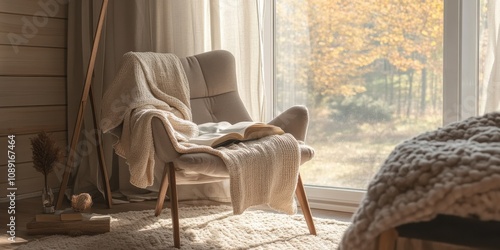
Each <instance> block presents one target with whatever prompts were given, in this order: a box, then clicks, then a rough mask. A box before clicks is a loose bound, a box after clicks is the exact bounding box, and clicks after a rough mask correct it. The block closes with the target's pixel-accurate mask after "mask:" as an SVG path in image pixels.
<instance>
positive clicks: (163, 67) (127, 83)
mask: <svg viewBox="0 0 500 250" xmlns="http://www.w3.org/2000/svg"><path fill="white" fill-rule="evenodd" d="M102 107H103V108H102V113H101V128H102V130H103V132H104V133H111V134H113V135H115V136H116V137H117V141H116V143H115V144H114V149H115V152H116V153H117V154H118V155H120V156H121V157H123V158H125V159H126V161H127V164H128V165H129V171H130V182H131V183H132V184H133V185H135V186H137V187H140V188H145V187H147V186H150V185H152V184H153V182H154V169H155V168H156V167H163V165H160V164H159V163H158V162H155V147H154V144H153V140H154V138H153V133H152V126H151V121H152V119H153V118H155V117H156V118H159V119H160V120H161V121H162V122H163V125H164V126H165V129H166V131H167V133H168V135H169V138H170V140H171V142H172V145H173V146H174V148H175V150H176V151H177V152H179V153H197V152H205V153H210V154H213V155H216V156H219V157H220V158H221V159H222V160H223V161H224V163H225V164H226V166H227V168H228V171H229V175H230V193H231V202H232V205H233V211H234V213H235V214H241V213H243V211H244V210H245V209H246V208H248V207H249V206H252V205H260V204H268V205H269V206H270V207H272V208H274V209H276V210H278V211H282V212H286V213H288V214H292V213H295V212H296V205H295V201H294V198H293V197H294V192H295V187H296V185H297V179H298V171H299V165H300V151H299V145H298V143H297V141H296V140H295V138H294V137H293V136H292V135H290V134H284V135H273V136H268V137H264V138H261V139H259V140H255V141H248V142H242V143H238V144H234V145H232V146H230V147H219V148H217V149H214V148H211V147H208V146H202V145H196V144H192V143H188V140H189V138H192V137H194V136H197V135H198V127H197V125H196V124H195V123H193V122H192V117H191V109H190V100H189V84H188V81H187V77H186V75H185V72H184V69H183V67H182V64H181V62H180V60H179V58H177V56H175V55H173V54H166V53H164V54H161V53H152V52H141V53H137V52H129V53H126V54H125V55H124V56H123V61H122V65H121V67H120V70H119V72H118V73H117V75H116V76H115V79H114V81H113V83H112V84H111V85H110V87H109V88H108V89H107V90H106V93H105V95H104V97H103V103H102ZM172 160H173V159H172Z"/></svg>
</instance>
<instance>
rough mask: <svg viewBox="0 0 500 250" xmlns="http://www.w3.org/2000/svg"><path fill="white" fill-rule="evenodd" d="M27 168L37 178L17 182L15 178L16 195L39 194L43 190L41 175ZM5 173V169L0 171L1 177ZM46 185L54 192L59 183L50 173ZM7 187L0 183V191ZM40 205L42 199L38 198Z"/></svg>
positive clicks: (3, 182) (5, 184) (5, 183)
mask: <svg viewBox="0 0 500 250" xmlns="http://www.w3.org/2000/svg"><path fill="white" fill-rule="evenodd" d="M29 168H31V169H32V170H30V171H32V172H33V173H35V174H38V176H37V177H33V178H28V179H22V180H18V179H17V178H16V183H15V184H16V187H17V191H16V195H20V194H28V193H38V194H40V193H41V191H42V189H43V185H44V180H43V174H40V173H38V172H36V171H35V169H33V167H31V166H30V167H29ZM5 171H6V170H5V169H2V172H0V174H2V176H3V174H4V173H5ZM19 175H20V176H21V175H22V174H19ZM16 176H17V175H16ZM48 183H49V187H51V188H52V190H54V189H55V188H58V187H59V185H60V182H59V180H58V179H57V176H56V175H55V174H53V173H51V174H50V175H49V178H48ZM7 187H8V186H7V182H6V181H2V182H0V190H7ZM9 187H10V186H9ZM2 198H4V197H2ZM54 198H55V197H54ZM41 203H42V199H41V198H40V204H41ZM40 206H41V205H40ZM34 209H38V208H34Z"/></svg>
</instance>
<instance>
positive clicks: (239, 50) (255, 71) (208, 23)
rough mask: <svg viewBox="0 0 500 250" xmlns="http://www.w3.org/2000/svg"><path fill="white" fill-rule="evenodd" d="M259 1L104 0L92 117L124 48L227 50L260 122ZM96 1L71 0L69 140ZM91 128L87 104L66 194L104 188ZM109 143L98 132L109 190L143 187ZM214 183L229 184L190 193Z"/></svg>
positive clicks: (181, 53) (244, 95) (94, 21)
mask: <svg viewBox="0 0 500 250" xmlns="http://www.w3.org/2000/svg"><path fill="white" fill-rule="evenodd" d="M257 1H258V0H238V1H235V0H119V1H118V0H110V2H109V6H108V13H107V16H106V22H105V27H104V31H103V34H102V38H101V42H100V45H99V51H98V57H97V61H96V66H95V72H94V77H93V83H92V90H93V93H94V100H95V105H96V114H97V117H98V118H97V119H98V120H99V111H100V103H101V98H102V96H103V94H104V92H105V91H106V88H107V86H108V85H109V84H110V83H111V82H112V80H113V78H114V75H115V73H116V72H117V69H118V68H119V66H120V61H121V58H122V55H123V54H124V53H126V52H128V51H155V52H170V53H175V54H176V55H178V56H179V57H185V56H190V55H194V54H198V53H202V52H206V51H210V50H215V49H225V50H228V51H231V52H232V53H233V55H234V56H235V58H236V62H237V65H236V67H237V77H238V84H239V86H238V87H239V90H240V95H241V97H242V99H243V102H244V103H245V106H246V107H247V109H248V110H249V112H250V114H251V116H252V117H253V118H254V119H255V120H262V117H263V114H262V112H261V110H262V107H263V100H264V98H263V87H262V86H263V83H262V77H261V59H260V43H259V32H258V30H259V29H258V23H259V22H258V17H259V15H258V13H257ZM101 4H102V1H101V0H70V1H69V19H68V55H67V58H68V65H67V70H68V80H67V82H68V88H67V96H68V131H69V132H68V138H69V139H68V141H70V139H71V138H72V132H73V129H74V126H75V121H76V114H77V110H78V107H79V104H80V98H81V92H82V89H83V82H84V77H85V72H86V69H87V66H88V59H89V57H90V50H91V46H92V39H93V34H94V31H95V29H96V26H97V21H98V16H99V11H100V7H101ZM89 101H90V100H89ZM94 132H95V131H94V130H93V123H92V116H91V112H90V106H88V107H87V112H86V114H85V119H84V124H83V129H82V132H81V136H80V138H81V140H80V143H79V144H78V147H77V156H79V163H80V164H75V166H74V169H73V171H72V173H73V175H72V181H71V182H72V189H69V191H68V194H69V193H81V192H95V190H96V186H97V187H98V188H99V189H100V190H101V191H102V190H103V189H102V183H100V176H99V175H100V173H99V169H98V162H97V156H96V149H95V147H94V145H95V141H94V139H93V133H94ZM112 141H113V140H112V138H111V136H108V135H104V137H103V144H104V145H103V146H104V150H105V160H106V165H107V169H108V173H110V174H111V185H112V189H113V190H117V189H119V190H120V191H123V192H125V193H138V192H141V191H144V190H138V189H136V188H134V187H132V186H131V185H130V184H128V177H129V175H128V167H127V166H126V164H125V163H124V161H123V160H122V159H119V157H117V156H116V155H115V154H114V153H113V150H112ZM152 189H155V187H153V188H152ZM217 189H227V183H225V184H220V185H219V186H218V187H201V188H200V190H198V191H196V190H194V191H192V192H197V193H198V195H197V196H203V195H202V194H199V193H203V192H204V191H206V190H212V191H213V190H217ZM180 192H182V190H180ZM221 192H226V191H221ZM213 193H214V195H213V196H214V197H220V196H221V194H220V192H219V193H217V192H216V191H213ZM180 195H182V194H180ZM191 195H192V194H191ZM208 195H210V194H208ZM226 196H227V195H226ZM226 198H227V197H226Z"/></svg>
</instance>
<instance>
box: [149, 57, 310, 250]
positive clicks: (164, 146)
mask: <svg viewBox="0 0 500 250" xmlns="http://www.w3.org/2000/svg"><path fill="white" fill-rule="evenodd" d="M181 63H182V66H183V68H184V71H185V72H186V76H187V79H188V82H189V86H190V103H191V110H192V117H193V122H194V123H196V124H201V123H206V122H219V121H228V122H230V123H236V122H240V121H251V118H250V116H249V114H248V112H247V111H246V109H245V107H244V105H243V103H242V101H241V99H240V97H239V95H238V90H237V85H236V73H235V72H236V71H235V63H234V57H233V56H232V55H231V53H229V52H227V51H211V52H206V53H203V54H198V55H195V56H191V57H187V58H181ZM270 124H273V125H276V126H279V127H281V128H282V129H283V130H284V131H285V132H287V133H290V134H292V135H293V136H294V137H295V138H296V139H297V140H298V141H302V142H303V141H304V140H305V138H306V134H307V126H308V112H307V109H306V108H305V107H303V106H295V107H292V108H290V109H289V110H287V111H286V112H284V113H282V114H281V115H280V116H278V117H276V118H275V119H274V120H272V121H271V122H270ZM152 131H153V138H154V147H155V152H156V157H155V160H156V161H160V162H161V165H163V166H165V167H164V170H163V175H162V181H161V185H160V191H159V195H158V201H157V204H156V210H155V215H156V216H159V215H160V213H161V212H162V208H163V204H164V200H165V195H166V193H167V190H168V191H169V198H170V203H171V213H172V224H173V231H174V234H173V237H174V245H175V247H177V248H179V247H180V235H179V214H178V202H177V185H183V184H192V183H193V181H192V179H193V178H184V176H183V171H182V170H185V169H189V170H193V169H196V172H197V173H198V175H199V176H198V177H197V178H195V179H196V182H194V183H200V182H204V183H207V182H213V181H220V180H223V179H227V178H228V177H229V174H228V171H227V169H226V167H225V165H224V162H223V161H222V160H221V159H220V158H219V157H217V156H214V155H211V154H208V153H190V154H179V153H177V152H176V150H174V147H173V145H172V143H171V142H170V139H169V137H168V134H167V131H166V129H165V127H164V125H163V124H162V122H161V121H160V120H159V119H158V118H153V120H152ZM313 155H314V151H313V149H312V148H310V147H309V146H307V145H303V144H302V145H300V156H301V158H300V159H301V160H300V163H301V164H302V163H304V162H307V161H309V160H310V159H312V157H313ZM296 196H297V200H298V202H299V204H300V206H301V209H302V212H303V214H304V217H305V220H306V222H307V226H308V229H309V232H310V233H311V234H314V235H315V234H316V230H315V227H314V222H313V219H312V215H311V211H310V208H309V204H308V201H307V197H306V194H305V191H304V186H303V183H302V180H301V178H300V174H299V178H298V184H297V187H296Z"/></svg>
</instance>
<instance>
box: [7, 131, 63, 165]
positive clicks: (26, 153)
mask: <svg viewBox="0 0 500 250" xmlns="http://www.w3.org/2000/svg"><path fill="white" fill-rule="evenodd" d="M48 134H49V135H50V136H51V137H52V139H54V141H55V142H56V144H57V146H59V147H60V148H61V150H63V152H66V144H67V140H66V131H60V132H53V133H48ZM34 137H36V134H26V135H16V137H15V141H16V144H15V145H16V147H15V149H14V152H15V153H16V162H18V163H22V162H30V161H31V160H32V159H31V141H30V138H34ZM0 145H1V147H5V148H6V147H7V136H2V137H0ZM5 150H6V149H5ZM6 162H7V154H6V153H5V154H0V166H2V165H6Z"/></svg>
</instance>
